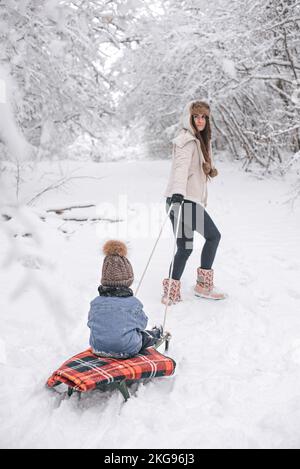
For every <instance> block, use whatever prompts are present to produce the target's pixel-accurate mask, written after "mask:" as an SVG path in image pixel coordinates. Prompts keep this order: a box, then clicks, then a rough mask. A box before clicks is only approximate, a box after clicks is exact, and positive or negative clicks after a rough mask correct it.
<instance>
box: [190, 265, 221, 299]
mask: <svg viewBox="0 0 300 469" xmlns="http://www.w3.org/2000/svg"><path fill="white" fill-rule="evenodd" d="M194 292H195V295H196V296H201V297H202V298H208V299H210V300H224V299H225V298H226V297H227V295H226V294H225V293H222V292H220V291H218V290H217V288H216V287H215V286H214V271H213V269H202V268H201V267H198V269H197V285H196V286H195V288H194Z"/></svg>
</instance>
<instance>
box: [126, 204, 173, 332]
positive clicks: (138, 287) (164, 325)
mask: <svg viewBox="0 0 300 469" xmlns="http://www.w3.org/2000/svg"><path fill="white" fill-rule="evenodd" d="M173 205H174V204H173V203H172V204H171V205H170V207H169V210H168V213H167V215H166V217H165V220H164V222H163V224H162V227H161V229H160V232H159V235H158V237H157V239H156V242H155V244H154V246H153V249H152V252H151V254H150V257H149V259H148V262H147V265H146V267H145V269H144V272H143V274H142V277H141V280H140V281H139V284H138V286H137V288H136V290H135V296H136V295H137V292H138V291H139V289H140V286H141V284H142V282H143V279H144V277H145V274H146V272H147V270H148V267H149V264H150V262H151V259H152V257H153V254H154V251H155V249H156V246H157V244H158V241H159V240H160V237H161V234H162V232H163V229H164V227H165V224H166V221H167V219H168V218H169V215H170V213H171V210H172V207H173ZM181 210H182V202H181V204H180V207H179V212H178V220H177V226H176V233H175V239H174V246H173V256H172V263H171V277H172V274H173V269H174V258H175V251H176V244H177V237H178V231H179V222H180V216H181ZM169 280H170V278H169ZM170 290H171V282H169V288H168V298H169V295H170ZM168 307H169V302H168V301H167V304H166V308H165V314H164V322H163V331H164V330H165V327H166V320H167V311H168Z"/></svg>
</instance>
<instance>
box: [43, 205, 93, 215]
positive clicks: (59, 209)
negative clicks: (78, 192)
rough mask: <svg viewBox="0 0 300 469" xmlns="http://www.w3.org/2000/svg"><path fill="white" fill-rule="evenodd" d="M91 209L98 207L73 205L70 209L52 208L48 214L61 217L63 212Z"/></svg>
mask: <svg viewBox="0 0 300 469" xmlns="http://www.w3.org/2000/svg"><path fill="white" fill-rule="evenodd" d="M91 207H96V205H94V204H90V205H72V206H70V207H64V208H50V209H49V210H47V213H52V212H54V213H56V214H57V215H61V214H62V213H63V212H66V211H67V210H73V209H76V208H91Z"/></svg>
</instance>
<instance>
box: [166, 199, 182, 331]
mask: <svg viewBox="0 0 300 469" xmlns="http://www.w3.org/2000/svg"><path fill="white" fill-rule="evenodd" d="M172 205H173V204H172ZM172 205H171V207H172ZM181 211H182V202H181V204H180V207H179V211H178V219H177V226H176V233H175V239H174V246H173V256H172V264H171V276H170V277H169V287H168V296H167V303H166V308H165V315H164V322H163V331H164V330H165V327H166V321H167V311H168V307H169V297H170V290H171V279H172V275H173V269H174V258H175V251H176V245H177V238H178V231H179V222H180V217H181Z"/></svg>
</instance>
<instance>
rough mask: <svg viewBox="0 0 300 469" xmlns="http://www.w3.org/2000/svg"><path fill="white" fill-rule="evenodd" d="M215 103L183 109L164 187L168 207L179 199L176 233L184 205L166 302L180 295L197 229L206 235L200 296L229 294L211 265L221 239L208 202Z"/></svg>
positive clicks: (199, 271) (197, 291) (212, 172)
mask: <svg viewBox="0 0 300 469" xmlns="http://www.w3.org/2000/svg"><path fill="white" fill-rule="evenodd" d="M209 118H210V107H209V105H208V104H207V103H206V102H205V101H192V102H189V103H188V104H187V106H186V107H185V110H184V112H183V115H182V128H181V130H180V132H179V134H178V135H177V137H175V139H174V140H173V157H172V167H171V173H170V178H169V183H168V186H167V190H166V192H165V196H166V197H167V200H166V210H167V212H168V211H169V208H170V204H174V205H173V208H172V210H171V212H170V219H171V222H172V226H173V231H174V234H175V235H176V228H177V221H178V215H179V212H180V211H179V208H180V205H181V204H182V205H181V215H180V220H179V224H178V228H179V231H178V234H177V239H176V242H177V252H176V255H175V258H174V264H173V269H172V264H171V266H170V270H169V278H165V279H164V280H163V289H164V293H163V296H162V303H164V304H166V303H168V304H176V303H178V302H179V301H181V293H180V278H181V276H182V274H183V271H184V268H185V265H186V262H187V260H188V258H189V256H190V255H191V253H192V250H193V238H194V231H197V232H198V233H200V234H201V235H202V236H204V238H205V244H204V246H203V249H202V253H201V265H200V267H198V269H197V283H196V286H195V288H194V292H195V295H196V296H200V297H203V298H209V299H213V300H221V299H224V298H225V297H226V295H225V294H224V293H222V292H220V291H218V290H217V289H216V287H215V286H214V271H213V269H212V265H213V262H214V258H215V255H216V251H217V248H218V245H219V242H220V238H221V235H220V232H219V230H218V229H217V227H216V225H215V224H214V222H213V220H212V219H211V217H210V216H209V214H208V213H207V211H206V210H205V207H206V206H207V181H208V180H209V179H210V178H213V177H215V176H217V174H218V171H217V170H216V168H215V167H214V165H213V160H212V147H211V127H210V119H209Z"/></svg>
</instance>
